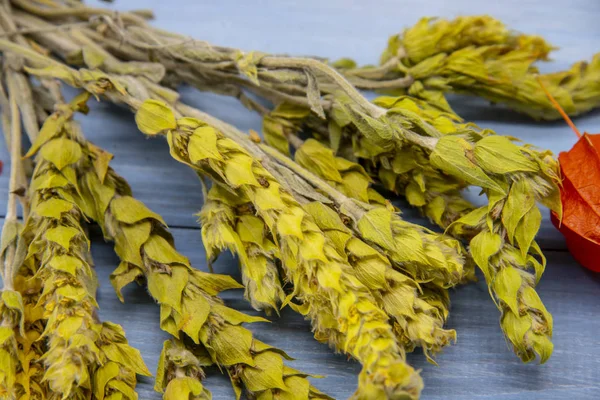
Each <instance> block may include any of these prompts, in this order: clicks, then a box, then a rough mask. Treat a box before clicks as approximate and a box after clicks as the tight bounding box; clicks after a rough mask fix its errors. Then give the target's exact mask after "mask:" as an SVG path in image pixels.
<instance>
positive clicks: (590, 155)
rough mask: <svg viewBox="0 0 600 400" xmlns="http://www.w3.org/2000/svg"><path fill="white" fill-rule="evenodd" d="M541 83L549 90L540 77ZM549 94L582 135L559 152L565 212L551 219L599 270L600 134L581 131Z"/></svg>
mask: <svg viewBox="0 0 600 400" xmlns="http://www.w3.org/2000/svg"><path fill="white" fill-rule="evenodd" d="M540 85H542V89H543V90H544V91H546V89H545V88H544V86H543V84H542V83H541V81H540ZM546 95H547V96H548V98H549V99H550V101H551V102H552V103H553V104H554V106H555V107H556V109H557V110H558V111H559V112H560V113H561V114H562V116H563V118H565V120H566V121H567V123H568V124H569V126H570V127H571V128H572V129H573V130H574V131H575V133H576V134H577V136H578V137H579V140H578V141H577V143H575V145H574V146H573V148H571V150H569V151H566V152H561V153H560V154H559V155H558V162H559V164H560V171H561V174H562V179H563V180H562V187H561V191H560V199H561V202H562V209H563V214H562V218H560V217H559V216H558V215H557V214H556V213H554V212H552V215H551V217H552V223H553V224H554V226H555V227H556V228H557V229H558V230H559V231H560V232H561V233H562V234H563V235H564V236H565V239H566V241H567V247H568V248H569V252H571V254H572V255H573V257H574V258H575V259H576V260H577V261H578V262H579V263H580V264H581V265H583V266H584V267H586V268H588V269H591V270H592V271H596V272H600V153H599V150H600V134H589V133H587V132H585V133H584V134H583V135H581V133H580V132H579V130H577V128H576V127H575V125H574V124H573V122H572V121H571V119H570V118H569V117H568V116H567V115H566V113H565V112H564V111H563V110H562V108H561V107H560V105H558V103H556V101H555V100H554V98H553V97H552V95H550V93H548V91H546Z"/></svg>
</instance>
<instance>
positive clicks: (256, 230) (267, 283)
mask: <svg viewBox="0 0 600 400" xmlns="http://www.w3.org/2000/svg"><path fill="white" fill-rule="evenodd" d="M244 208H246V210H243V209H244ZM199 216H200V223H201V224H202V243H203V244H204V247H205V249H206V254H207V257H208V259H209V260H210V259H213V258H215V257H216V256H217V255H218V254H219V253H220V252H221V251H222V250H224V249H225V248H228V249H229V250H230V251H231V252H232V253H233V254H235V255H236V256H238V257H239V258H240V270H241V273H242V281H243V283H244V287H245V293H244V296H245V297H246V299H247V300H248V301H250V303H251V304H252V306H253V307H254V308H255V309H257V310H264V311H266V312H270V311H272V310H274V311H276V312H278V307H279V305H280V304H281V303H283V300H284V298H285V294H284V292H283V289H282V287H281V282H280V280H279V272H278V269H277V265H276V264H275V259H276V258H277V257H278V249H277V246H276V245H275V243H273V241H272V240H271V239H270V238H268V237H267V235H266V229H265V228H266V227H265V224H264V222H263V221H262V220H261V219H260V218H258V217H256V216H255V215H253V213H252V212H251V209H250V208H248V207H243V204H241V203H240V201H239V198H237V197H235V196H232V195H231V194H230V193H228V192H226V191H224V190H222V189H220V187H219V186H214V187H213V188H211V189H210V191H209V192H208V196H207V198H206V200H205V203H204V205H203V206H202V209H201V211H200V213H199Z"/></svg>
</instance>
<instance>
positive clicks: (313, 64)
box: [260, 56, 386, 118]
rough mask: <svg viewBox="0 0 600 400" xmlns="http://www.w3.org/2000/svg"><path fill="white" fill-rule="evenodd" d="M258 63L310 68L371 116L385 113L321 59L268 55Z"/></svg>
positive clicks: (281, 66)
mask: <svg viewBox="0 0 600 400" xmlns="http://www.w3.org/2000/svg"><path fill="white" fill-rule="evenodd" d="M260 64H261V65H264V66H266V67H275V68H311V69H314V70H317V71H319V72H321V73H323V74H324V75H326V76H327V77H328V78H330V79H331V80H333V81H334V82H335V83H336V84H337V85H338V86H339V87H340V88H341V89H342V90H343V91H344V92H345V93H346V94H347V95H348V96H349V97H350V98H351V99H352V100H353V101H355V102H356V103H357V104H359V105H361V106H362V107H363V108H364V109H365V111H367V112H368V113H369V115H370V116H371V117H373V118H378V117H380V116H382V115H385V113H386V110H385V109H383V108H381V107H378V106H376V105H375V104H373V103H371V102H370V101H368V100H367V99H365V98H364V97H363V95H362V94H360V92H359V91H358V90H356V88H355V87H354V86H352V85H351V84H350V83H349V82H348V81H347V80H346V78H344V77H343V76H342V75H341V74H340V73H339V72H337V71H336V70H335V69H333V68H331V67H330V66H328V65H327V64H324V63H323V62H321V61H318V60H311V59H309V58H296V57H271V56H269V57H264V58H262V59H261V60H260Z"/></svg>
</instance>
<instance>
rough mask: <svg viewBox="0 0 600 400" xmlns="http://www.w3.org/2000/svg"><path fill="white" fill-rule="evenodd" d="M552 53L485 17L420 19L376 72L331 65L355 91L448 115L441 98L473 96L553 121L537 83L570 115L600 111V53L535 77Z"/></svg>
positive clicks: (395, 39)
mask: <svg viewBox="0 0 600 400" xmlns="http://www.w3.org/2000/svg"><path fill="white" fill-rule="evenodd" d="M552 49H553V48H552V46H551V45H550V44H548V43H546V42H545V41H544V39H542V38H540V37H538V36H529V35H523V34H516V33H514V32H512V31H510V30H509V29H508V28H507V27H506V26H505V25H504V24H502V22H500V21H498V20H496V19H494V18H492V17H489V16H469V17H458V18H456V19H453V20H446V19H434V18H423V19H421V20H420V21H419V22H417V23H416V24H415V25H414V26H412V27H410V28H407V29H405V30H404V31H403V32H402V33H400V34H398V35H394V36H391V37H390V39H389V41H388V46H387V48H386V49H385V50H384V52H383V54H382V55H381V60H380V65H379V66H376V67H372V66H366V67H360V68H359V67H357V66H356V64H355V63H354V62H353V61H352V60H350V59H343V60H339V61H337V62H335V63H333V65H334V66H336V67H338V68H339V69H340V71H341V72H342V73H343V74H344V75H345V76H346V77H347V78H348V79H349V80H350V81H351V82H352V83H353V84H354V85H355V86H356V87H359V88H363V89H377V90H384V91H387V92H390V93H394V94H409V95H411V96H414V97H418V98H421V99H425V100H427V101H429V102H430V103H431V104H435V105H436V106H437V107H439V108H440V109H442V110H445V111H451V109H450V106H449V105H448V103H447V102H446V99H445V98H444V95H443V94H444V93H446V92H455V93H461V94H468V95H476V96H480V97H483V98H485V99H487V100H489V101H490V102H492V103H500V104H505V105H507V106H508V107H510V108H512V109H514V110H516V111H518V112H521V113H524V114H528V115H530V116H532V117H534V118H536V119H557V118H560V114H559V113H558V111H557V110H556V109H555V108H554V107H553V106H552V103H551V102H550V101H549V100H548V99H547V98H546V96H545V95H544V93H543V92H542V91H541V90H540V88H539V83H538V81H537V79H538V76H539V79H541V80H542V81H543V82H544V84H545V85H546V86H547V88H548V91H550V93H552V95H553V96H554V97H555V98H556V100H557V101H558V103H559V104H560V105H561V106H562V107H563V108H564V109H565V111H566V112H567V113H568V114H569V115H578V114H582V113H585V112H587V111H589V110H591V109H593V108H596V107H598V106H599V105H600V83H599V82H600V54H596V55H595V56H594V57H593V58H592V60H591V61H590V62H585V61H581V62H577V63H575V64H573V66H571V68H569V69H568V70H566V71H561V72H556V73H549V74H541V75H540V74H539V71H538V69H537V67H536V66H535V62H536V61H541V60H542V61H543V60H547V59H548V55H549V53H550V51H551V50H552Z"/></svg>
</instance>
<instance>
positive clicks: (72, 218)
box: [25, 95, 150, 399]
mask: <svg viewBox="0 0 600 400" xmlns="http://www.w3.org/2000/svg"><path fill="white" fill-rule="evenodd" d="M86 99H87V95H86V96H84V97H81V96H80V97H77V98H75V99H74V100H73V102H72V103H71V104H69V105H60V106H57V107H58V111H57V112H56V113H55V114H53V115H52V116H50V117H49V118H48V119H47V121H46V123H45V124H44V126H43V127H42V129H41V132H40V135H39V137H38V139H37V140H36V142H35V143H34V144H33V145H32V147H31V149H30V151H29V153H28V155H33V154H35V153H38V157H37V166H36V169H35V171H34V174H33V177H32V183H31V187H30V190H31V194H30V199H31V215H30V217H29V218H28V220H27V223H26V226H25V232H26V233H27V234H31V236H32V238H31V243H30V244H29V249H28V253H27V257H26V260H32V261H31V262H34V263H35V264H37V266H38V270H37V272H36V277H39V278H40V280H42V281H43V282H44V287H43V292H42V293H41V295H40V299H39V302H40V303H41V304H43V305H44V308H45V310H44V318H45V319H47V322H46V328H45V331H44V333H43V336H44V337H47V339H48V349H47V352H46V353H45V355H44V356H43V359H44V364H45V366H46V372H45V375H44V380H47V381H48V382H49V385H50V389H51V390H52V391H53V392H54V393H55V394H56V395H59V396H61V397H62V398H69V397H81V396H91V395H92V393H94V395H96V396H98V397H102V396H104V395H105V394H106V395H109V394H110V393H113V392H118V393H119V394H120V395H122V396H125V397H126V398H130V399H133V398H135V397H134V396H132V393H133V394H135V392H134V387H135V383H136V382H135V373H139V374H143V375H150V373H149V372H148V370H147V369H146V367H145V365H144V363H143V361H142V359H141V357H140V355H139V352H138V351H137V350H135V349H133V348H131V347H129V346H128V345H127V343H126V341H125V339H124V336H122V332H121V336H122V340H121V341H120V343H114V342H112V341H110V340H109V341H106V340H105V338H104V336H103V332H104V331H103V329H104V328H103V326H101V325H99V324H98V323H97V321H96V319H95V316H94V310H95V308H96V307H97V304H96V300H95V289H96V284H97V283H96V277H95V274H94V273H93V270H92V269H91V266H90V264H89V263H88V260H89V243H88V239H87V237H86V235H85V232H84V231H83V229H82V227H81V224H80V220H81V219H82V218H83V212H82V211H81V208H80V207H79V205H78V204H81V199H80V198H79V187H78V184H77V168H78V164H79V163H80V162H81V161H82V156H83V152H82V147H81V144H80V143H79V140H80V132H79V128H78V125H77V124H76V123H75V122H74V121H73V120H72V115H73V113H74V112H75V111H80V110H83V111H85V100H86ZM105 325H106V323H105ZM110 328H111V329H113V330H114V329H117V328H118V329H120V327H118V326H116V325H112V324H111V325H110ZM117 349H118V350H117ZM123 354H125V355H126V357H123ZM107 363H112V364H115V366H116V367H118V369H119V374H120V375H121V376H120V377H119V379H122V376H123V371H128V374H129V375H130V376H133V377H134V379H133V380H131V379H129V380H128V381H127V384H126V385H116V386H112V385H111V386H110V387H99V388H95V387H93V386H92V382H94V381H98V379H99V376H100V377H104V378H105V381H108V380H109V378H107V377H106V375H105V374H106V371H104V370H102V369H100V370H99V369H98V368H100V367H101V366H102V368H104V367H106V365H107ZM112 378H114V377H110V379H112ZM99 390H101V392H99ZM104 391H106V392H104Z"/></svg>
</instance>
